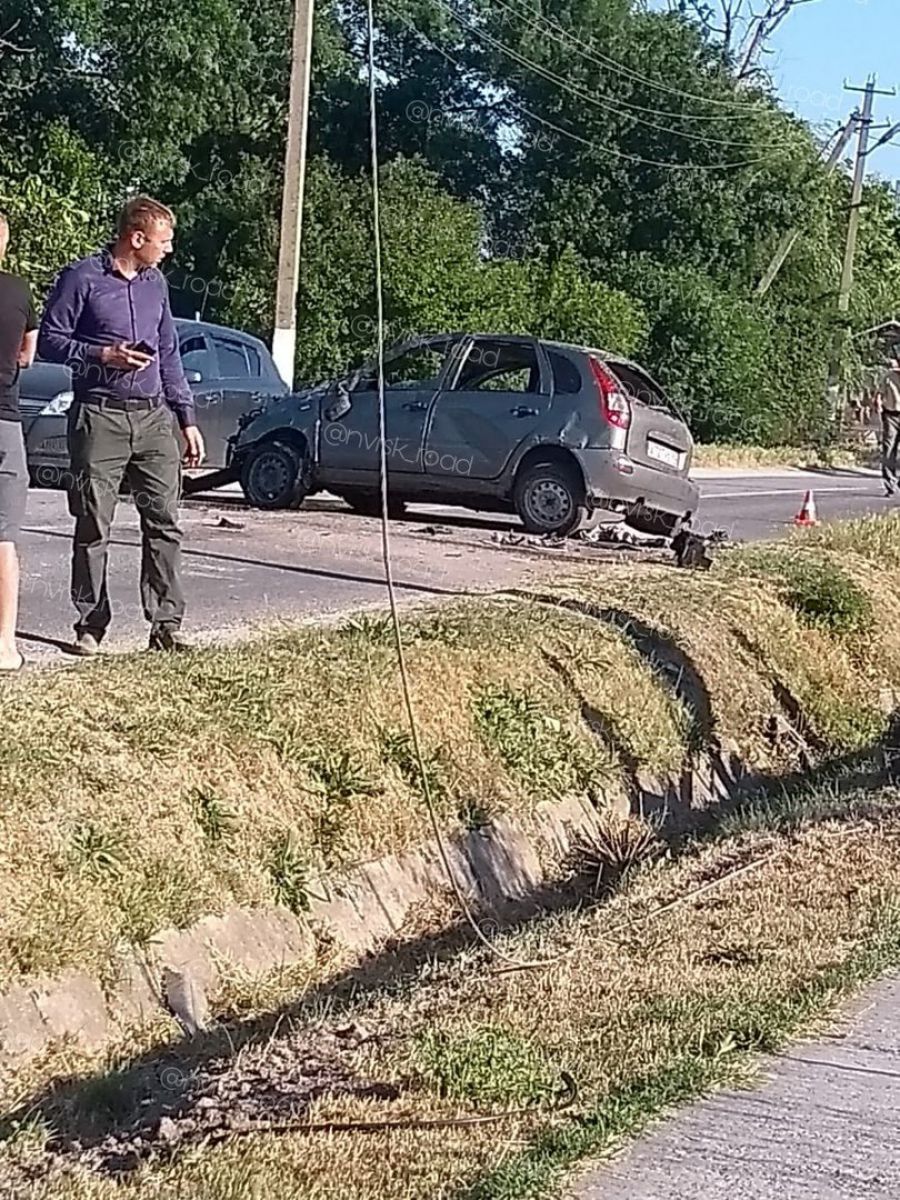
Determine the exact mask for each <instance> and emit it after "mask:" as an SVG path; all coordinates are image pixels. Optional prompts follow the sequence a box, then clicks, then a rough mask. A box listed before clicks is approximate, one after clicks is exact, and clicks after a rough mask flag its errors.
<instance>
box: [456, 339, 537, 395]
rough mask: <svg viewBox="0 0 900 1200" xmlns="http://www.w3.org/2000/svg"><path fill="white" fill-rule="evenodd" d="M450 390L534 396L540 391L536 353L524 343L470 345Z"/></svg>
mask: <svg viewBox="0 0 900 1200" xmlns="http://www.w3.org/2000/svg"><path fill="white" fill-rule="evenodd" d="M453 390H454V391H457V392H521V393H523V394H525V395H528V394H532V395H533V394H536V393H538V392H540V390H541V368H540V364H539V363H538V357H537V351H536V350H535V348H534V346H530V345H528V344H527V343H519V342H491V341H479V342H474V343H473V344H472V346H471V347H470V349H469V353H468V355H467V356H466V361H465V362H464V363H463V365H462V367H461V368H460V372H459V376H458V378H457V381H456V384H455V386H454V389H453Z"/></svg>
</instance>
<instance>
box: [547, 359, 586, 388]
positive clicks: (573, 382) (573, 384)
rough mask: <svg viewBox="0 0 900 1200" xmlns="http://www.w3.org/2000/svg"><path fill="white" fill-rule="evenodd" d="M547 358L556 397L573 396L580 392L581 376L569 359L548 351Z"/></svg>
mask: <svg viewBox="0 0 900 1200" xmlns="http://www.w3.org/2000/svg"><path fill="white" fill-rule="evenodd" d="M547 357H548V358H549V359H550V369H551V370H552V372H553V391H554V392H555V393H556V395H557V396H574V395H576V394H577V393H578V392H580V391H581V376H580V375H579V374H578V368H577V367H576V366H575V364H574V363H573V362H572V361H571V359H568V358H566V356H565V355H564V354H560V353H559V352H558V351H557V350H548V351H547Z"/></svg>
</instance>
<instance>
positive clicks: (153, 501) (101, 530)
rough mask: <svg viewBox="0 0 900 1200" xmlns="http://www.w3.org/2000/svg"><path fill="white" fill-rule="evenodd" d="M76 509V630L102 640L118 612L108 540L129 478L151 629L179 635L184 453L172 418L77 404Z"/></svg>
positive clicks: (71, 428) (73, 437)
mask: <svg viewBox="0 0 900 1200" xmlns="http://www.w3.org/2000/svg"><path fill="white" fill-rule="evenodd" d="M68 442H69V459H70V464H71V478H70V480H69V511H70V512H71V513H72V516H73V517H74V518H75V536H74V540H73V544H72V603H73V604H74V605H75V608H76V609H77V610H78V620H77V621H76V623H75V632H76V634H77V633H81V632H83V631H86V632H89V633H92V634H93V635H94V636H95V637H96V638H97V639H98V640H100V639H102V638H103V635H104V633H105V632H106V630H107V627H108V626H109V623H110V620H111V617H112V609H111V607H110V602H109V591H108V589H107V567H108V561H109V534H110V530H111V528H112V523H113V518H114V517H115V513H116V504H117V502H118V498H119V489H120V487H121V485H122V481H123V479H124V480H127V482H128V485H129V488H130V490H131V495H132V498H133V500H134V504H135V507H136V508H137V511H138V514H139V516H140V522H141V538H142V554H141V602H142V605H143V609H144V616H145V617H146V618H147V620H148V621H149V622H150V625H151V627H152V629H154V630H155V629H161V628H164V627H167V628H169V629H178V628H179V626H180V625H181V620H182V617H183V615H184V594H183V592H182V590H181V529H180V527H179V525H178V498H179V493H180V490H181V451H180V447H179V444H178V440H177V435H176V432H175V426H174V422H173V418H172V413H171V411H170V409H169V408H167V407H166V406H165V405H161V406H160V407H158V408H153V409H149V410H147V409H144V410H137V411H135V410H131V411H127V412H126V411H122V410H121V409H115V408H109V407H106V406H104V405H103V404H102V403H101V404H100V405H95V404H80V403H75V404H73V405H72V408H71V409H70V411H69V425H68Z"/></svg>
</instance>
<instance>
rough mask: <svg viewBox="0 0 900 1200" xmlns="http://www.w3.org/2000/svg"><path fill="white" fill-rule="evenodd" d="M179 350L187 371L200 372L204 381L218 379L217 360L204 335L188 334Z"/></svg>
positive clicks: (183, 365) (180, 344)
mask: <svg viewBox="0 0 900 1200" xmlns="http://www.w3.org/2000/svg"><path fill="white" fill-rule="evenodd" d="M178 350H179V353H180V355H181V365H182V367H183V368H184V369H185V371H198V372H199V373H200V375H202V376H203V378H204V379H215V378H216V375H217V371H216V364H215V359H214V357H213V355H212V354H211V353H210V349H209V344H208V343H207V341H206V338H205V337H204V336H203V335H202V334H199V333H190V334H188V335H187V337H184V338H182V339H181V342H180V343H179V346H178Z"/></svg>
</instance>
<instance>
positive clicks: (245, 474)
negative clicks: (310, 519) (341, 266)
mask: <svg viewBox="0 0 900 1200" xmlns="http://www.w3.org/2000/svg"><path fill="white" fill-rule="evenodd" d="M303 467H304V462H303V456H302V454H301V453H300V451H299V450H296V449H295V448H294V447H293V446H289V445H288V444H287V443H285V442H278V441H273V442H262V443H261V444H260V445H258V446H254V448H253V449H252V450H251V451H250V452H249V454H248V455H247V457H246V458H245V459H244V461H243V463H242V464H241V487H242V488H243V490H244V497H245V499H246V501H247V503H248V504H251V505H252V506H253V507H254V508H266V509H278V508H299V507H300V505H301V504H302V503H303V499H304V497H305V496H306V492H307V488H306V485H305V481H304V470H303Z"/></svg>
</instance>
